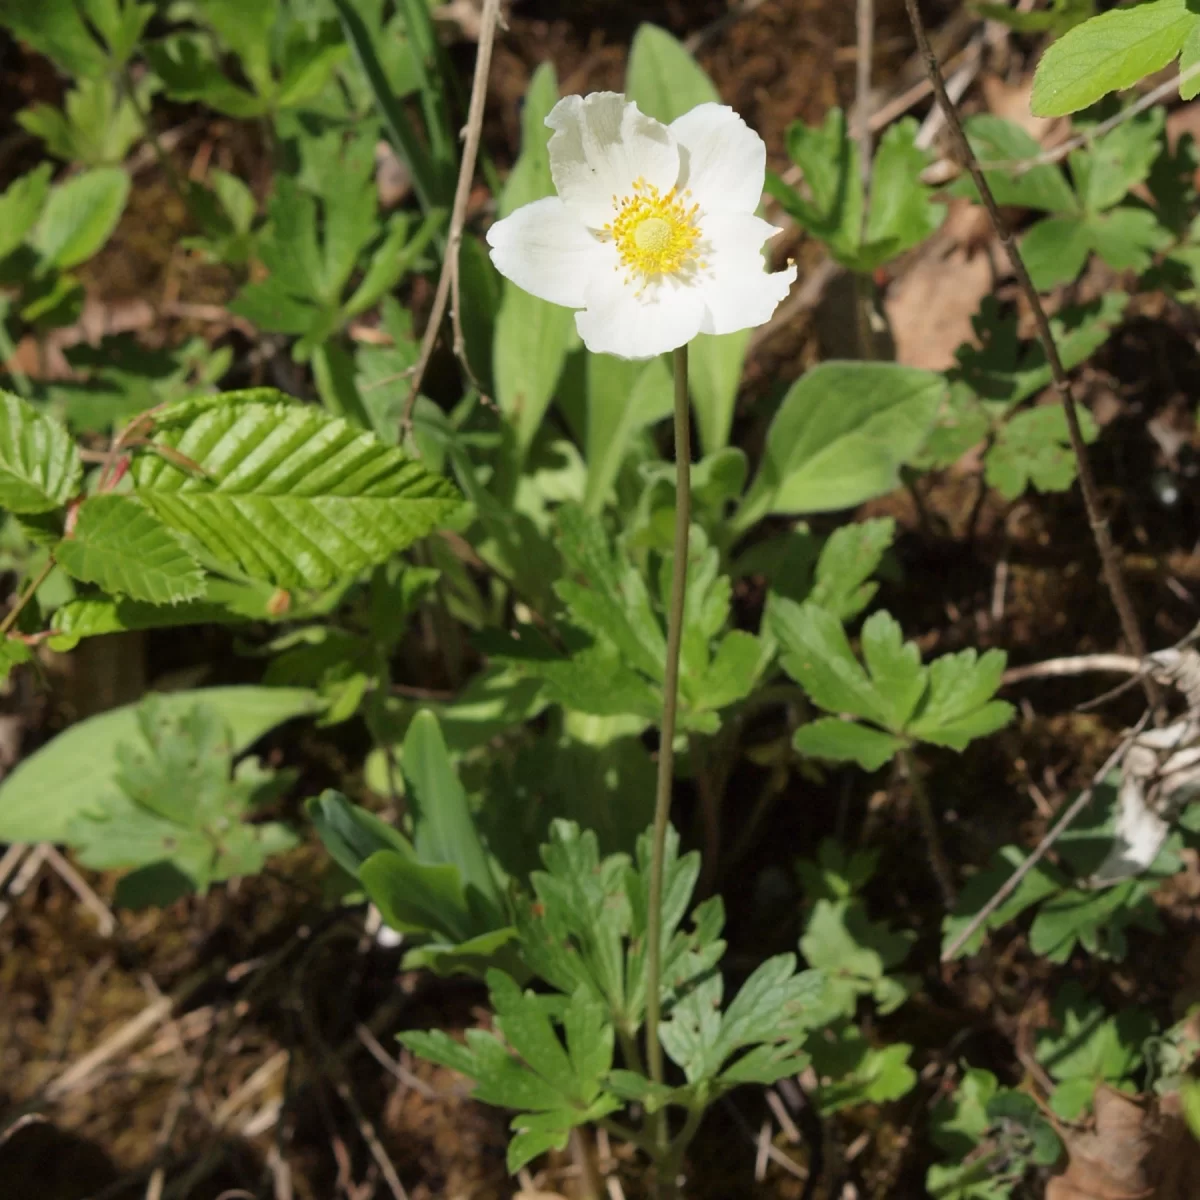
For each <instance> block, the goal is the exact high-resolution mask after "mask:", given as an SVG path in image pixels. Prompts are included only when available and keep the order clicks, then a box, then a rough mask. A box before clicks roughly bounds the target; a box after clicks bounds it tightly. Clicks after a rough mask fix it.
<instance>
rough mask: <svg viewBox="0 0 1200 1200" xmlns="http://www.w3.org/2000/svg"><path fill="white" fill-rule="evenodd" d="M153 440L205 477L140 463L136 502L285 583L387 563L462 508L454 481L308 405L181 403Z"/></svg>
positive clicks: (302, 583) (161, 463) (224, 555)
mask: <svg viewBox="0 0 1200 1200" xmlns="http://www.w3.org/2000/svg"><path fill="white" fill-rule="evenodd" d="M154 442H155V444H156V445H159V446H164V447H166V448H167V449H169V450H170V451H173V452H174V453H175V455H177V456H182V458H183V460H186V461H190V462H191V463H194V464H195V465H196V467H197V468H198V469H199V471H200V472H203V474H197V473H196V472H195V471H193V470H189V469H186V468H185V467H184V466H182V465H180V466H177V465H175V463H173V462H167V461H166V460H165V459H164V458H161V457H156V456H151V455H145V456H142V457H140V458H139V459H138V460H137V461H136V462H135V464H134V469H133V474H134V480H135V483H136V485H137V494H138V496H139V498H140V499H142V500H143V501H145V503H146V504H148V505H149V506H150V508H151V509H152V510H153V511H154V512H155V513H156V514H157V515H158V516H159V517H161V518H162V520H164V521H165V522H166V523H167V524H168V525H170V526H172V527H173V528H175V529H178V530H180V531H181V532H183V533H186V534H188V535H189V536H191V537H193V538H194V539H195V540H196V541H197V542H198V543H199V544H200V545H201V546H202V547H203V548H204V550H205V551H206V552H207V553H208V554H210V555H212V556H213V557H214V558H216V559H217V560H218V561H221V562H226V563H229V564H231V565H233V566H236V567H238V568H239V569H241V570H243V571H245V572H246V573H247V574H249V575H252V576H255V577H257V578H265V579H269V580H271V581H273V582H276V583H279V584H281V585H282V586H284V587H324V586H327V585H328V584H330V583H332V582H333V581H334V580H337V579H340V578H345V577H346V576H348V575H353V574H355V573H356V572H358V571H359V570H361V569H362V568H363V567H366V566H370V565H372V564H374V563H378V562H382V561H384V560H385V559H386V558H387V557H389V556H390V555H391V554H393V553H395V552H396V551H397V550H402V549H403V548H404V547H405V546H407V545H409V544H410V543H412V542H413V541H415V540H416V539H417V538H419V537H423V536H424V535H425V534H427V533H429V532H430V530H432V529H433V528H434V527H435V526H436V525H437V524H438V522H440V521H442V520H444V519H445V518H446V517H448V516H449V515H450V513H451V512H453V511H454V509H455V508H456V507H457V504H458V500H457V493H456V492H455V489H454V488H453V486H452V485H451V484H450V483H449V482H448V481H447V480H444V479H441V478H438V477H437V476H434V475H431V474H430V473H429V472H428V471H426V470H425V469H424V468H423V467H422V466H421V465H420V464H419V463H417V462H415V461H414V460H412V459H410V458H408V457H407V456H405V455H404V454H403V453H402V452H401V451H399V450H397V449H394V448H392V447H389V446H385V445H383V444H382V443H381V442H379V441H378V440H377V439H376V438H375V436H374V435H373V434H370V433H366V432H363V431H360V430H357V429H355V428H354V427H353V426H351V425H349V424H347V422H345V421H343V420H340V419H336V418H330V417H328V416H326V415H325V414H323V413H321V412H320V411H318V410H316V409H313V408H309V407H302V406H298V405H291V404H287V403H276V404H271V403H259V402H256V401H255V400H253V399H251V400H250V401H249V402H241V400H240V398H235V399H234V400H233V401H230V402H227V403H214V404H212V405H208V406H201V407H198V408H197V407H196V406H190V405H187V404H186V402H185V405H184V406H182V407H180V408H177V409H171V410H167V411H166V412H165V413H164V414H163V415H162V416H161V417H160V419H159V421H158V424H157V427H156V433H155V437H154Z"/></svg>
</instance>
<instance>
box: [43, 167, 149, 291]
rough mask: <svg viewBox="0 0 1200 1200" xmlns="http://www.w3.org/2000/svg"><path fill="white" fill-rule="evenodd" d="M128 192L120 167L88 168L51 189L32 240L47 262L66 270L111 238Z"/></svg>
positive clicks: (86, 258) (124, 174)
mask: <svg viewBox="0 0 1200 1200" xmlns="http://www.w3.org/2000/svg"><path fill="white" fill-rule="evenodd" d="M128 196H129V176H128V175H127V174H126V173H125V172H124V171H123V170H121V168H120V167H97V168H96V169H95V170H93V171H85V172H84V173H83V174H82V175H76V176H74V177H73V178H71V179H68V180H67V181H66V182H65V183H60V184H59V185H58V186H57V187H55V188H54V189H53V190H52V191H51V192H50V198H49V199H48V200H47V201H46V206H45V208H44V209H43V210H42V215H41V217H40V218H39V220H38V223H37V225H36V226H35V227H34V230H33V235H32V238H31V242H32V245H33V248H34V249H35V250H36V251H37V252H38V253H39V254H40V255H41V257H42V262H43V264H44V265H45V266H52V267H57V268H58V269H59V270H62V271H65V270H67V269H68V268H70V267H76V266H78V265H79V264H80V263H81V262H86V261H87V260H88V259H89V258H91V257H92V255H93V254H95V253H96V252H97V251H98V250H99V249H100V248H101V247H102V246H103V245H104V243H105V242H107V241H108V239H109V237H110V236H111V234H112V232H113V230H114V229H116V227H117V222H118V221H119V220H120V219H121V213H122V212H124V211H125V201H126V199H127V198H128Z"/></svg>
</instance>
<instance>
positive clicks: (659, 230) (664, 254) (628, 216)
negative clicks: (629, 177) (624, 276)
mask: <svg viewBox="0 0 1200 1200" xmlns="http://www.w3.org/2000/svg"><path fill="white" fill-rule="evenodd" d="M690 196H691V192H684V193H683V194H682V195H680V194H678V193H677V192H676V191H675V189H674V188H671V190H670V191H669V192H660V191H659V190H658V188H656V187H654V186H653V185H652V184H648V183H647V182H646V181H645V180H644V179H638V180H635V181H634V185H633V194H632V195H631V196H625V197H624V198H622V199H618V198H617V197H616V196H614V197H613V204H614V205H615V206H616V209H617V215H616V217H615V218H614V219H613V220H612V221H611V222H610V223H609V224H607V225H605V227H604V232H605V233H607V234H608V235H609V236H610V237H611V238H612V239H613V241H614V242H615V243H616V247H617V254H618V255H619V256H620V259H621V261H620V264H619V265H618V270H619V269H620V268H621V267H624V268H625V269H626V270H627V271H629V272H630V274H633V275H639V276H641V278H642V280H643V281H646V280H650V279H652V278H654V277H655V276H657V275H677V274H678V273H679V272H680V271H682V270H683V269H684V268H685V267H687V266H688V265H689V264H691V263H693V262H696V263H699V265H700V266H703V265H704V264H703V263H700V262H699V253H698V251H697V249H696V244H697V242H699V240H700V230H699V228H698V226H697V224H696V216H697V214H698V213H699V211H700V206H699V205H698V204H693V205H692V206H691V207H690V208H689V207H688V205H687V204H686V199H687V198H688V197H690Z"/></svg>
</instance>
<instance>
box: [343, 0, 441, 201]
mask: <svg viewBox="0 0 1200 1200" xmlns="http://www.w3.org/2000/svg"><path fill="white" fill-rule="evenodd" d="M333 4H334V7H335V8H336V9H337V14H338V18H339V19H340V21H341V23H342V29H343V30H344V31H345V34H346V41H347V42H348V43H349V44H350V47H351V49H352V50H353V51H354V56H355V58H356V59H357V61H358V64H359V67H360V69H361V72H362V74H363V76H364V77H365V78H366V80H367V83H368V84H369V86H370V89H371V94H372V96H373V98H374V100H375V104H376V107H377V108H378V110H379V115H380V117H381V118H382V119H383V122H384V125H385V127H386V128H387V131H388V133H389V135H390V136H391V139H392V142H393V143H394V145H395V147H396V151H397V153H398V154H399V155H400V157H401V159H402V161H403V162H404V163H405V164H406V165H407V167H408V169H409V172H410V174H411V175H412V180H413V190H414V191H415V192H416V194H417V199H418V200H419V201H420V203H421V207H422V209H424V210H425V212H426V213H428V212H429V211H430V210H431V209H433V208H436V207H438V206H439V205H444V204H446V203H448V202H449V200H450V198H451V187H452V184H451V183H450V181H448V180H447V179H444V178H443V175H442V172H441V171H440V170H439V168H438V167H437V165H436V164H435V162H434V160H433V158H432V157H431V155H430V153H429V151H428V150H427V149H426V148H425V145H424V143H423V142H422V140H421V136H420V135H419V134H418V132H417V130H416V128H415V127H414V125H413V123H412V121H411V120H410V119H409V116H408V113H407V112H406V111H405V109H404V106H403V105H402V104H401V103H400V101H399V100H398V99H397V97H396V95H395V94H394V93H393V91H392V88H391V84H390V83H389V82H388V77H387V72H386V71H385V70H384V68H383V65H382V64H381V62H380V58H379V54H378V52H377V50H376V47H375V43H374V41H373V39H372V37H371V33H370V31H369V30H368V29H367V26H366V24H365V23H364V21H363V19H362V17H361V15H360V14H359V12H358V11H357V10H356V8H355V6H354V5H353V4H351V3H350V2H349V0H333Z"/></svg>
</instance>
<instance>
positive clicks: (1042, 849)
mask: <svg viewBox="0 0 1200 1200" xmlns="http://www.w3.org/2000/svg"><path fill="white" fill-rule="evenodd" d="M1149 719H1150V714H1149V712H1147V713H1144V714H1143V715H1142V719H1141V720H1140V721H1139V722H1138V723H1137V725H1135V726H1134V728H1133V729H1132V730H1131V731H1130V732H1129V733H1128V734H1126V735H1125V738H1124V740H1123V741H1122V742H1121V744H1120V745H1119V746H1118V747H1117V748H1116V749H1115V750H1114V751H1113V752H1112V753H1111V754H1110V755H1109V756H1108V758H1107V759H1105V761H1104V765H1103V766H1102V767H1101V768H1100V770H1099V771H1097V772H1096V774H1095V775H1093V776H1092V782H1091V783H1090V784H1088V786H1087V787H1085V788H1084V789H1083V791H1082V792H1080V793H1079V795H1078V796H1076V797H1075V799H1074V801H1073V802H1072V803H1071V804H1070V805H1069V806H1068V808H1067V810H1066V812H1064V813H1063V815H1062V816H1061V817H1059V819H1058V820H1057V821H1056V822H1055V824H1054V826H1053V828H1051V830H1050V832H1049V833H1047V834H1046V836H1045V837H1044V838H1042V840H1041V841H1040V842H1038V844H1037V846H1036V847H1035V848H1034V851H1033V853H1032V854H1030V855H1029V857H1028V858H1027V859H1025V861H1024V862H1023V863H1021V865H1020V866H1019V867H1018V868H1017V869H1016V870H1015V871H1014V872H1013V873H1012V874H1011V875H1010V876H1009V877H1008V878H1007V879H1006V880H1005V881H1004V883H1003V884H1002V885H1001V886H1000V887H999V888H998V889H997V891H996V894H995V895H994V896H992V898H991V899H990V900H989V901H988V902H987V903H986V904H985V905H984V906H983V907H982V908H981V909H980V910H979V911H978V912H977V913H976V914H975V915H974V916H973V917H972V918H971V919H970V921H968V922H967V924H966V926H965V927H964V928H963V929H962V930H961V931H960V932H959V934H958V936H957V937H956V938H955V939H954V941H952V942H951V943H950V945H949V946H947V947H946V949H945V950H943V951H942V962H950V961H951V960H952V959H953V958H954V956H955V955H956V954H957V953H958V952H959V950H961V949H962V947H963V946H965V945H966V943H967V942H968V941H970V939H971V938H972V937H973V936H974V935H975V933H976V932H977V931H978V930H979V929H980V927H981V926H982V925H983V923H984V922H985V921H986V920H987V919H988V917H990V916H991V915H992V913H994V912H995V911H996V909H998V908H999V907H1000V905H1001V904H1003V903H1004V901H1005V900H1007V899H1008V898H1009V896H1011V895H1012V894H1013V892H1015V891H1016V890H1017V887H1018V886H1019V885H1020V883H1021V880H1022V879H1024V878H1025V876H1026V875H1028V874H1029V872H1030V871H1032V870H1033V868H1034V867H1036V866H1037V865H1038V863H1040V862H1041V861H1042V859H1043V858H1045V857H1046V854H1047V852H1048V851H1049V849H1050V847H1051V846H1053V845H1054V843H1055V842H1056V841H1058V839H1059V838H1060V837H1062V835H1063V833H1064V831H1065V830H1066V829H1067V827H1068V826H1069V825H1070V824H1071V822H1072V821H1074V820H1075V818H1076V817H1077V816H1079V814H1080V813H1081V812H1083V810H1084V809H1085V808H1087V806H1088V805H1089V804H1090V803H1091V800H1092V795H1093V793H1094V792H1095V790H1096V788H1097V787H1098V786H1099V785H1100V784H1101V783H1103V782H1104V779H1105V777H1106V776H1107V775H1108V773H1109V772H1110V771H1111V770H1113V768H1114V767H1116V766H1117V765H1118V764H1119V763H1120V761H1121V760H1122V759H1123V758H1124V757H1125V755H1126V754H1127V753H1128V752H1129V748H1130V747H1131V746H1132V745H1133V743H1134V741H1135V739H1136V738H1137V736H1138V734H1139V733H1141V732H1142V730H1143V729H1144V728H1145V725H1146V722H1147V721H1148V720H1149Z"/></svg>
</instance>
